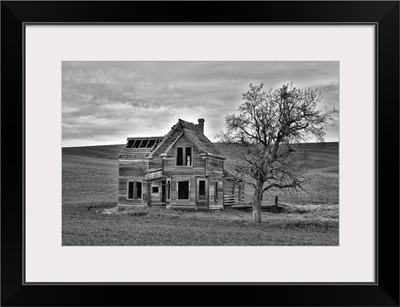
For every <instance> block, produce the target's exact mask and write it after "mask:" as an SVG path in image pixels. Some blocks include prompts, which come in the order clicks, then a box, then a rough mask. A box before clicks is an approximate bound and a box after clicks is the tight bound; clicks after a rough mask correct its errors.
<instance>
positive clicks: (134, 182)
mask: <svg viewBox="0 0 400 307" xmlns="http://www.w3.org/2000/svg"><path fill="white" fill-rule="evenodd" d="M130 183H133V191H132V196H133V197H132V198H129V184H130ZM138 183H140V184H141V185H142V188H141V193H140V198H136V191H137V184H138ZM126 185H127V187H126V199H127V200H143V182H142V181H136V180H128V181H127V183H126Z"/></svg>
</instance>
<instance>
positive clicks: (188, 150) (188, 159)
mask: <svg viewBox="0 0 400 307" xmlns="http://www.w3.org/2000/svg"><path fill="white" fill-rule="evenodd" d="M176 165H177V166H192V147H177V153H176Z"/></svg>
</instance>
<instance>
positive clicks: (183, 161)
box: [175, 146, 193, 167]
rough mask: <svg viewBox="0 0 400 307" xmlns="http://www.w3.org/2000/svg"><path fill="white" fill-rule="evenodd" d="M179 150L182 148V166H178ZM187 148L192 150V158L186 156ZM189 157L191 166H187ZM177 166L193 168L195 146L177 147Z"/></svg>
mask: <svg viewBox="0 0 400 307" xmlns="http://www.w3.org/2000/svg"><path fill="white" fill-rule="evenodd" d="M178 148H182V163H183V164H182V165H180V164H178V150H179V149H178ZM187 148H190V156H187V155H186V152H187ZM187 157H190V165H186V163H187ZM175 166H179V167H193V146H177V147H176V159H175Z"/></svg>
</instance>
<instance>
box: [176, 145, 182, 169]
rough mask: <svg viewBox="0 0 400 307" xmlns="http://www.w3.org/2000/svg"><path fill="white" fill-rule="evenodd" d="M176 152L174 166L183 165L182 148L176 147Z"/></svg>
mask: <svg viewBox="0 0 400 307" xmlns="http://www.w3.org/2000/svg"><path fill="white" fill-rule="evenodd" d="M177 150H178V152H177V155H176V165H183V148H182V147H178V149H177Z"/></svg>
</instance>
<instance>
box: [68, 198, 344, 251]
mask: <svg viewBox="0 0 400 307" xmlns="http://www.w3.org/2000/svg"><path fill="white" fill-rule="evenodd" d="M115 205H116V204H115V203H101V204H86V205H85V204H80V205H78V204H70V205H65V206H63V236H62V238H63V245H96V246H99V245H114V246H115V245H116V246H122V245H132V246H135V245H136V246H150V245H155V246H175V245H176V246H178V245H180V246H182V245H184V246H215V245H217V246H221V245H223V246H252V245H257V246H262V245H294V246H300V245H319V246H322V245H324V246H326V245H338V222H337V220H326V221H321V220H318V219H315V218H301V219H294V218H293V216H292V217H291V218H285V217H284V216H283V215H282V214H265V213H263V219H264V222H263V223H262V224H254V223H253V222H252V221H251V216H252V214H251V213H248V212H242V211H239V210H234V209H228V210H224V211H222V212H212V213H208V212H193V211H174V210H167V209H164V208H150V209H139V210H132V211H125V212H118V213H114V214H104V213H102V211H103V210H104V209H105V208H107V207H109V206H110V207H112V206H115ZM288 214H291V215H293V214H294V213H285V215H288Z"/></svg>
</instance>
